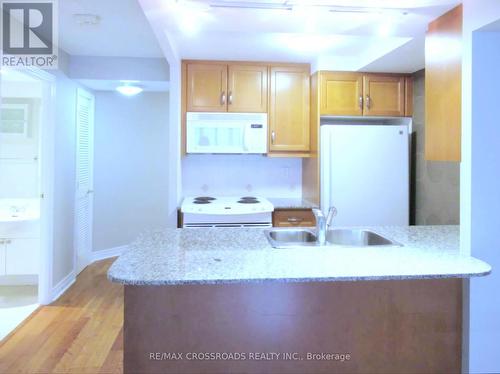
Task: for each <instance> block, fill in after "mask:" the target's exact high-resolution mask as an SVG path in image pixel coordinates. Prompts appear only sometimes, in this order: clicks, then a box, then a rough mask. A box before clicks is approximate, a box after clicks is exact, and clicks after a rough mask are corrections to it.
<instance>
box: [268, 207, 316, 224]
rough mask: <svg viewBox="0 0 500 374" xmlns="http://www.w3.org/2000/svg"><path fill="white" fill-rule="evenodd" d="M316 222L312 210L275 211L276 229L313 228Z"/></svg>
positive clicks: (274, 221) (274, 222)
mask: <svg viewBox="0 0 500 374" xmlns="http://www.w3.org/2000/svg"><path fill="white" fill-rule="evenodd" d="M315 225H316V220H315V218H314V214H313V212H312V210H311V209H287V210H275V211H274V213H273V226H274V227H311V226H315Z"/></svg>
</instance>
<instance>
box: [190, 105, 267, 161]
mask: <svg viewBox="0 0 500 374" xmlns="http://www.w3.org/2000/svg"><path fill="white" fill-rule="evenodd" d="M186 152H187V153H257V154H258V153H267V114H266V113H199V112H196V113H195V112H188V113H187V114H186Z"/></svg>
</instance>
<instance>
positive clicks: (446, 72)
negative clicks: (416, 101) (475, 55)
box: [425, 5, 494, 161]
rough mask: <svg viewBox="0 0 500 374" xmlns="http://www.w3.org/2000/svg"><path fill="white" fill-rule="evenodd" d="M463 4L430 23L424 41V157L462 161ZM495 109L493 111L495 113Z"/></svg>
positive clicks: (436, 159) (435, 159)
mask: <svg viewBox="0 0 500 374" xmlns="http://www.w3.org/2000/svg"><path fill="white" fill-rule="evenodd" d="M461 45H462V5H459V6H458V7H456V8H453V9H452V10H450V11H449V12H448V13H445V14H443V15H442V16H441V17H439V18H438V19H436V20H434V21H433V22H431V23H430V24H429V29H428V32H427V36H426V38H425V158H426V160H433V161H460V158H461V133H462V130H461V128H462V127H461V122H462V51H461ZM493 111H494V108H492V113H493Z"/></svg>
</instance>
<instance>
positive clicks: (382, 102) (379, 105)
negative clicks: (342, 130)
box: [363, 74, 405, 117]
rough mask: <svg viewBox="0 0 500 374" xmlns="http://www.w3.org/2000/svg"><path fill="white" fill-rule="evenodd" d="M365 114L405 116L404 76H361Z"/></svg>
mask: <svg viewBox="0 0 500 374" xmlns="http://www.w3.org/2000/svg"><path fill="white" fill-rule="evenodd" d="M363 92H364V111H363V114H364V115H365V116H387V117H404V116H405V77H404V76H397V75H384V74H367V75H365V76H364V77H363Z"/></svg>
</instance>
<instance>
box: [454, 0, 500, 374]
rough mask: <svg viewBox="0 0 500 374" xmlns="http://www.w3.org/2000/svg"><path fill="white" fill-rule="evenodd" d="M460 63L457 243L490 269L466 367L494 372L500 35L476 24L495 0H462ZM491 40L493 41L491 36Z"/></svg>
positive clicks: (481, 285) (497, 365) (472, 310)
mask: <svg viewBox="0 0 500 374" xmlns="http://www.w3.org/2000/svg"><path fill="white" fill-rule="evenodd" d="M463 6H464V30H463V38H464V39H463V63H462V165H461V183H460V188H461V191H460V203H461V207H460V216H461V233H460V234H461V237H460V239H461V245H462V251H463V252H464V253H472V255H473V256H475V257H478V258H480V259H482V260H485V261H487V262H488V263H490V264H491V265H492V266H493V273H492V274H491V275H489V276H488V277H485V278H477V279H472V280H471V281H470V295H469V297H470V303H469V309H468V310H465V314H466V315H468V317H469V321H468V322H469V331H468V334H469V336H465V339H466V341H468V342H469V347H468V349H469V356H468V359H469V363H468V364H469V371H470V372H471V373H498V372H500V361H499V360H498V352H499V348H498V346H499V342H500V334H499V330H500V325H499V324H500V322H499V319H500V318H499V316H500V297H499V291H498V290H499V289H500V277H499V276H498V275H497V274H496V273H497V272H498V268H499V267H500V262H499V258H500V241H499V240H498V238H495V235H496V232H497V231H498V227H500V218H499V217H500V216H499V211H500V197H499V191H500V182H499V178H500V176H499V172H498V170H499V169H498V165H500V149H499V148H498V139H499V138H500V128H499V127H498V120H497V119H495V118H494V117H493V116H492V115H491V114H493V113H494V109H493V108H496V107H497V106H498V104H497V101H498V100H496V97H497V93H496V91H495V88H496V87H498V81H499V75H498V70H499V68H498V66H500V65H499V64H500V52H499V48H498V46H499V43H500V38H498V37H497V36H495V35H490V36H486V35H482V36H480V35H476V36H474V38H475V39H474V41H473V33H474V32H475V31H476V30H478V29H479V28H481V27H483V26H485V25H487V24H489V23H491V22H494V21H497V20H498V19H500V2H499V1H498V0H464V1H463ZM490 38H491V39H490Z"/></svg>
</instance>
